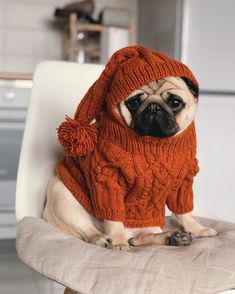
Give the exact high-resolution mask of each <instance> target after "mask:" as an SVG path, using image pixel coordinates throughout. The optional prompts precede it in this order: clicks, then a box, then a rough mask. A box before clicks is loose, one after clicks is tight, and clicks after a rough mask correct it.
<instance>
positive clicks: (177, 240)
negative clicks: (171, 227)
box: [166, 232, 193, 246]
mask: <svg viewBox="0 0 235 294" xmlns="http://www.w3.org/2000/svg"><path fill="white" fill-rule="evenodd" d="M192 240H193V238H192V235H191V234H190V235H189V234H186V233H181V232H176V233H175V234H174V235H173V236H171V237H169V238H168V239H167V242H166V245H168V246H188V245H190V244H191V243H192Z"/></svg>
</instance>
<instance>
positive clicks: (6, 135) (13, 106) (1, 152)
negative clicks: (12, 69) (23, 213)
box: [0, 80, 32, 239]
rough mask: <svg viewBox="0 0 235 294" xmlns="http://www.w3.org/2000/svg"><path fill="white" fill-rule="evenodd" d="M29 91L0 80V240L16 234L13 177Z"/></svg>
mask: <svg viewBox="0 0 235 294" xmlns="http://www.w3.org/2000/svg"><path fill="white" fill-rule="evenodd" d="M31 87H32V82H31V81H27V80H0V239H12V238H15V234H16V228H15V225H16V220H15V188H16V174H17V169H18V161H19V154H20V149H21V141H22V136H23V132H24V122H25V118H26V111H27V106H28V101H29V97H30V92H31Z"/></svg>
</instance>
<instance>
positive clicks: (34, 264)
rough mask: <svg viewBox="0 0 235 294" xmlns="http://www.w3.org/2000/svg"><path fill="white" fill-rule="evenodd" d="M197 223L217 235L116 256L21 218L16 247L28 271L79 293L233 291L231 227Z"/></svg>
mask: <svg viewBox="0 0 235 294" xmlns="http://www.w3.org/2000/svg"><path fill="white" fill-rule="evenodd" d="M199 220H200V222H201V223H203V224H204V225H207V226H211V227H213V228H215V229H216V230H217V231H218V232H219V235H218V236H216V237H211V238H202V239H195V240H194V241H193V243H192V245H191V246H189V247H167V246H157V245H151V246H145V247H138V248H133V249H132V250H131V251H130V252H119V251H114V250H108V249H105V248H100V247H97V246H94V245H90V244H87V243H85V242H83V241H81V240H79V239H77V238H75V237H73V236H70V235H67V234H65V233H63V232H61V231H59V230H57V229H56V228H54V227H53V226H51V225H49V224H47V223H46V222H45V221H44V220H43V219H40V218H33V217H25V218H24V219H23V220H22V221H21V222H20V224H19V226H18V233H17V244H16V246H17V252H18V256H19V258H20V259H21V260H22V261H23V262H24V263H26V264H27V265H28V266H30V267H31V268H32V269H34V270H36V271H37V272H39V273H41V274H43V275H44V276H46V277H49V278H50V279H53V280H55V281H57V282H59V283H61V284H63V285H65V286H68V287H70V288H72V289H73V290H76V291H78V292H79V293H81V294H85V293H86V294H88V293H94V294H122V293H123V294H136V293H138V294H142V293H148V294H156V293H157V294H161V293H162V294H167V293H174V294H177V293H180V294H184V293H185V294H188V293H199V294H200V293H201V294H206V293H218V292H221V291H225V290H228V289H232V288H235V224H231V223H226V222H218V221H214V220H208V219H199ZM167 223H168V227H170V228H171V229H173V223H172V222H171V221H170V220H169V219H168V220H167Z"/></svg>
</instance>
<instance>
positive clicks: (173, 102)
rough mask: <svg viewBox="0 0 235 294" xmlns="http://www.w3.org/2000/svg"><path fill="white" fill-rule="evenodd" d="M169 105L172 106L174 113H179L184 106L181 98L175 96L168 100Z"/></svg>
mask: <svg viewBox="0 0 235 294" xmlns="http://www.w3.org/2000/svg"><path fill="white" fill-rule="evenodd" d="M167 104H168V105H169V106H170V108H171V109H172V111H178V110H180V109H181V108H182V107H183V106H184V103H183V101H182V100H181V98H180V97H179V96H177V95H173V94H170V96H169V98H168V99H167Z"/></svg>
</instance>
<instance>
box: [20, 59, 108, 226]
mask: <svg viewBox="0 0 235 294" xmlns="http://www.w3.org/2000/svg"><path fill="white" fill-rule="evenodd" d="M102 70H103V66H101V65H92V64H84V65H78V64H75V63H69V62H55V61H48V62H43V63H41V64H40V65H39V66H38V67H37V69H36V71H35V75H34V80H33V89H32V94H31V99H30V103H29V108H28V114H27V119H26V126H25V131H24V137H23V143H22V149H21V154H20V161H19V168H18V176H17V186H16V218H17V221H20V220H21V219H22V218H23V217H24V216H41V213H42V209H43V203H44V199H45V191H46V185H47V182H48V180H49V178H50V177H51V176H52V175H53V173H54V169H55V163H56V161H57V160H58V159H59V157H60V156H61V155H62V150H61V147H60V146H59V144H58V142H57V133H56V128H57V127H58V125H59V124H60V123H61V122H62V121H63V120H64V118H65V114H68V115H70V116H73V114H74V112H75V110H76V107H77V105H78V103H79V101H80V99H81V98H82V97H83V95H84V94H85V92H86V91H87V90H88V88H89V87H90V86H91V85H92V83H93V82H94V81H95V80H96V79H97V78H98V77H99V75H100V73H101V72H102Z"/></svg>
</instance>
